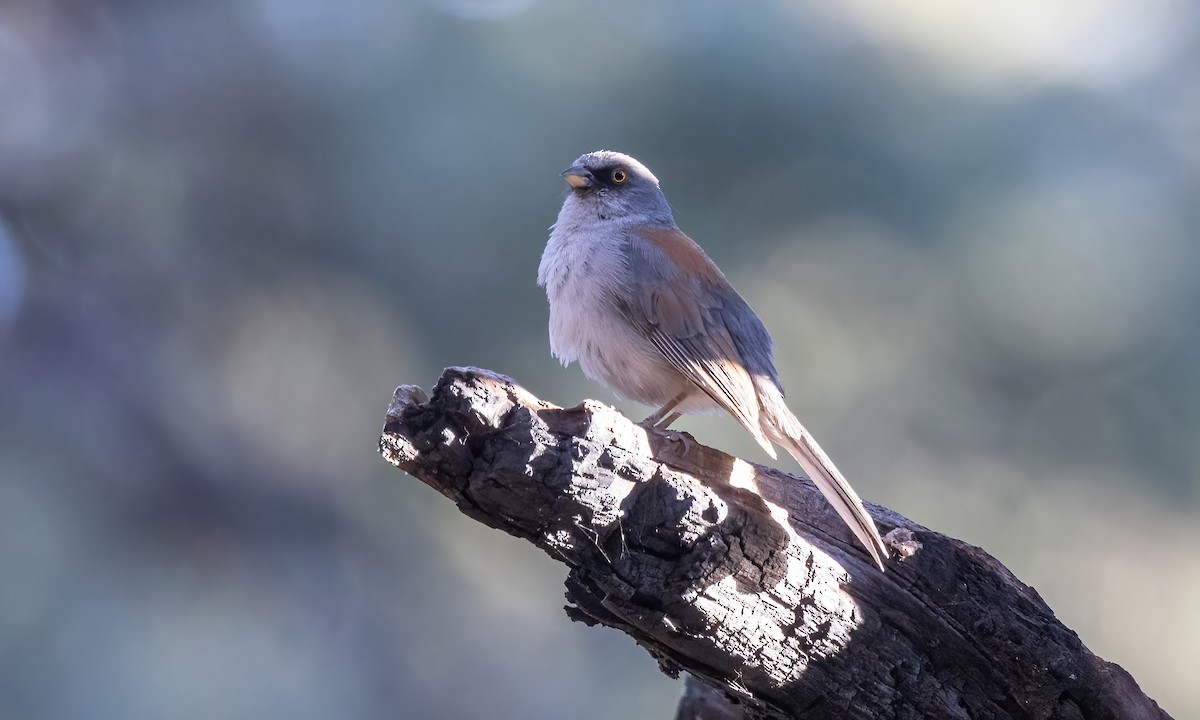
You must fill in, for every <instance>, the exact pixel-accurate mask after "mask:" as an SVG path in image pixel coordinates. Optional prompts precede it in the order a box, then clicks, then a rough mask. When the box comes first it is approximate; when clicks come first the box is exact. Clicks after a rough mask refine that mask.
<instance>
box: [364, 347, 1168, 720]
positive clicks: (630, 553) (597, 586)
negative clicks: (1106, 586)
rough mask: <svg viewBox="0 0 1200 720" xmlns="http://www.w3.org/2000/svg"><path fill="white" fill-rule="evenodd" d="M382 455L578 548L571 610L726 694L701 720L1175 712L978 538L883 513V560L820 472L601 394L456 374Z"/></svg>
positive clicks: (551, 545)
mask: <svg viewBox="0 0 1200 720" xmlns="http://www.w3.org/2000/svg"><path fill="white" fill-rule="evenodd" d="M379 447H380V452H381V453H382V454H383V456H384V458H386V459H387V460H388V461H389V462H391V463H393V464H394V465H396V466H397V467H400V468H402V469H403V470H405V471H407V472H408V473H409V474H411V475H412V476H414V477H416V478H418V479H420V480H421V481H423V482H425V483H426V484H428V485H430V486H431V487H433V488H435V489H436V490H438V491H439V492H441V493H442V494H443V495H445V496H446V497H448V498H450V499H451V500H453V501H454V502H455V503H456V504H457V505H458V507H459V509H460V510H461V511H462V512H463V513H465V514H467V515H468V516H470V517H472V518H474V519H476V520H478V521H480V522H482V523H485V524H487V525H489V526H491V527H494V528H497V529H500V530H503V531H504V532H507V533H509V534H511V535H515V536H517V537H520V538H525V539H526V540H529V541H530V542H531V543H533V544H534V545H536V546H538V547H540V548H541V549H542V550H544V551H545V552H547V553H549V554H550V555H551V556H552V557H554V558H557V559H558V560H560V561H562V562H563V563H564V564H565V565H566V566H567V567H568V568H569V572H568V575H567V580H566V587H567V597H568V600H569V602H570V605H569V606H568V607H567V613H568V615H570V617H571V618H572V619H575V620H579V621H582V622H586V623H589V624H602V625H606V626H609V627H613V628H616V629H619V630H621V631H623V632H625V633H627V634H628V635H630V636H631V637H633V638H634V640H636V641H637V642H638V643H639V644H641V645H642V646H643V647H645V648H646V649H647V650H648V651H649V652H650V653H651V654H652V655H654V657H656V658H657V659H658V660H659V663H660V665H661V667H662V668H663V670H664V671H665V672H668V673H671V674H675V673H677V672H679V671H680V670H684V671H687V672H689V673H691V674H693V675H694V676H695V677H697V678H699V679H701V680H702V681H703V682H704V683H705V684H707V685H708V686H710V687H711V688H714V689H716V690H717V691H719V693H715V694H714V693H706V692H703V691H701V690H699V689H689V691H688V693H689V694H690V695H692V696H693V700H694V701H695V703H696V707H697V708H701V709H703V712H704V713H707V714H699V712H700V711H697V714H696V715H695V716H694V717H695V718H713V719H717V718H735V717H741V716H745V717H780V718H913V719H917V718H963V719H966V718H1055V719H1059V720H1073V719H1076V718H1128V719H1131V720H1137V719H1142V718H1154V719H1160V718H1167V717H1168V716H1167V714H1166V713H1164V712H1163V711H1162V710H1160V709H1159V708H1158V706H1157V705H1156V704H1155V703H1154V701H1153V700H1151V699H1149V698H1147V697H1146V696H1145V694H1143V693H1142V692H1141V690H1140V689H1139V688H1138V686H1137V683H1136V682H1135V681H1134V680H1133V678H1132V677H1130V676H1129V674H1128V673H1126V672H1125V671H1124V670H1123V669H1121V668H1120V667H1119V666H1117V665H1114V664H1112V663H1108V662H1105V661H1104V660H1102V659H1101V658H1099V657H1097V656H1095V655H1093V654H1092V653H1091V652H1090V651H1088V649H1087V648H1086V647H1085V646H1084V644H1083V643H1082V642H1081V641H1080V639H1079V637H1078V636H1077V635H1076V634H1075V633H1074V632H1072V631H1071V630H1070V629H1069V628H1067V627H1065V626H1064V625H1063V624H1062V623H1060V622H1059V621H1058V620H1057V619H1056V618H1055V617H1054V613H1053V612H1052V611H1051V610H1050V608H1049V607H1047V605H1046V604H1045V602H1043V601H1042V599H1041V598H1040V597H1039V596H1038V594H1037V592H1035V591H1034V590H1033V589H1032V588H1030V587H1028V586H1027V585H1025V584H1023V583H1022V582H1021V581H1019V580H1018V579H1017V578H1016V577H1014V576H1013V575H1012V573H1010V572H1009V571H1008V570H1007V569H1006V568H1005V567H1004V566H1002V565H1001V564H1000V563H999V562H997V561H996V560H995V559H994V558H992V557H991V556H990V555H988V554H987V553H986V552H984V551H983V550H981V549H979V548H977V547H973V546H971V545H968V544H966V543H963V542H961V541H958V540H955V539H953V538H950V537H947V536H945V535H942V534H940V533H937V532H934V531H932V530H929V529H927V528H924V527H921V526H920V525H917V524H916V523H913V522H911V521H909V520H907V519H906V518H904V517H902V516H900V515H898V514H896V513H894V512H891V511H889V510H887V509H885V508H882V507H878V506H874V505H870V504H868V510H870V511H871V513H872V514H873V515H874V517H875V519H876V522H877V523H878V525H879V529H880V531H881V532H882V533H885V535H886V538H885V539H886V540H887V541H888V543H889V545H890V547H891V548H892V560H891V561H890V562H889V563H888V568H887V572H882V573H881V572H880V571H879V570H878V569H876V568H875V567H874V566H873V565H872V564H871V562H870V559H869V558H868V557H867V555H866V554H865V552H864V551H863V550H862V549H861V548H859V547H858V546H857V545H856V543H855V541H854V539H853V537H852V536H851V535H850V533H849V531H848V530H847V529H846V528H845V527H844V526H843V525H842V523H841V521H840V520H839V519H838V518H837V516H836V515H835V514H834V512H833V511H832V509H831V508H830V507H829V506H828V505H827V504H826V502H825V500H824V498H822V497H821V495H820V493H819V492H818V491H817V490H816V489H815V488H814V487H813V486H812V484H811V483H809V482H808V480H806V479H803V478H798V477H796V476H792V475H788V474H785V473H782V472H779V471H776V470H772V469H770V468H766V467H762V466H759V465H754V464H751V463H747V462H744V461H742V460H738V459H736V458H733V457H731V456H729V455H726V454H724V453H722V452H720V451H717V450H714V449H712V448H708V447H705V446H702V445H700V444H698V443H697V442H696V441H694V440H692V439H691V438H690V436H687V435H683V434H680V433H675V432H672V431H666V432H649V433H648V432H647V431H645V430H643V429H642V428H641V427H639V426H638V425H636V424H634V423H633V422H631V421H630V420H629V419H627V418H626V417H624V416H623V415H621V414H620V413H618V412H617V411H616V410H614V409H613V408H611V407H608V406H606V405H602V404H600V403H596V402H592V401H588V402H585V403H583V404H581V405H579V406H577V407H574V408H566V409H564V408H558V407H555V406H553V405H550V404H548V403H545V402H542V401H540V400H538V399H537V398H536V397H534V396H532V395H531V394H529V393H528V392H527V391H525V390H524V389H522V388H521V387H520V386H518V385H517V384H516V383H515V382H514V381H513V380H511V379H510V378H506V377H504V376H501V375H497V374H495V373H492V372H489V371H486V370H479V369H476V368H450V369H448V370H446V372H445V373H444V374H443V376H442V378H441V380H440V381H439V382H438V384H437V386H436V387H435V388H434V390H433V392H432V393H431V396H430V397H426V395H425V393H424V392H422V391H421V390H420V389H419V388H417V387H415V386H403V387H401V388H398V389H397V390H396V393H395V396H394V398H393V400H392V403H391V405H390V406H389V408H388V413H387V420H386V425H385V427H384V431H383V435H382V437H381V439H380V446H379ZM688 702H689V696H688V695H685V697H684V699H683V701H681V706H680V713H681V714H680V715H679V716H678V717H681V718H682V717H685V715H684V714H683V713H685V712H686V711H687V707H688V706H687V703H688ZM722 703H724V704H725V706H724V707H722ZM687 717H691V716H687Z"/></svg>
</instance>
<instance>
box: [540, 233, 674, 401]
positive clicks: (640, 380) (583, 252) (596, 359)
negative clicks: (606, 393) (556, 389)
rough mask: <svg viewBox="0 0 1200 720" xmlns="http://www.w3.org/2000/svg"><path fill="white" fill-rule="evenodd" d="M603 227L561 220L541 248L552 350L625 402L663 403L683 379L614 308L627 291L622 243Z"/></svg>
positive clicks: (565, 361)
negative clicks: (582, 226) (591, 227)
mask: <svg viewBox="0 0 1200 720" xmlns="http://www.w3.org/2000/svg"><path fill="white" fill-rule="evenodd" d="M600 228H601V232H595V231H590V230H582V229H579V228H578V227H577V226H576V227H571V226H569V225H568V226H564V225H563V223H561V222H560V223H559V224H558V225H556V226H555V230H554V232H552V233H551V235H550V241H549V242H548V243H547V244H546V250H545V252H544V253H543V255H542V262H541V266H540V267H539V269H538V283H539V284H540V285H543V286H544V287H545V288H546V297H547V298H548V299H549V301H550V350H551V352H553V353H554V356H555V357H556V358H558V359H559V360H560V361H562V363H563V364H564V365H567V364H570V363H572V362H576V361H577V362H578V363H579V366H580V368H581V369H582V370H583V372H584V374H585V375H587V376H588V377H589V378H591V379H593V380H595V381H597V382H600V383H603V384H604V385H606V386H608V387H610V388H612V389H613V390H614V391H616V392H617V393H618V394H619V395H621V396H623V397H626V398H629V399H631V400H637V401H639V402H644V403H646V404H649V405H655V404H661V403H663V402H666V401H667V400H668V399H670V398H671V397H673V396H674V395H675V394H677V393H678V392H679V391H680V389H681V388H683V387H685V386H686V383H687V381H686V380H685V379H684V378H683V377H682V376H681V375H680V374H679V372H678V371H677V370H675V369H674V368H673V367H671V365H670V364H669V363H668V362H667V361H666V359H665V358H663V357H662V354H661V353H660V352H659V351H658V350H657V349H656V348H655V347H654V346H653V345H651V344H650V342H649V341H647V340H646V339H645V338H643V337H642V336H641V335H640V334H639V333H638V332H637V331H636V330H635V329H634V328H633V327H632V326H631V325H629V323H628V322H626V320H625V318H624V317H623V316H622V315H621V314H620V312H619V310H618V309H617V306H616V302H615V298H616V297H619V294H620V293H621V292H627V291H626V290H625V289H624V288H625V285H626V284H625V282H624V275H625V273H626V272H627V270H626V267H625V262H626V260H625V257H624V253H623V249H622V244H623V239H622V235H621V234H620V230H619V229H618V228H615V227H612V226H611V225H607V224H602V225H601V226H600Z"/></svg>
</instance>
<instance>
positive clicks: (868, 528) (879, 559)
mask: <svg viewBox="0 0 1200 720" xmlns="http://www.w3.org/2000/svg"><path fill="white" fill-rule="evenodd" d="M758 389H759V397H760V401H761V406H762V410H763V413H762V415H761V416H760V418H761V421H762V434H765V435H767V436H768V437H769V438H771V440H774V441H775V442H776V443H778V444H779V445H782V446H783V447H784V448H785V449H786V450H787V451H788V453H789V454H790V455H791V456H792V457H793V458H795V459H796V462H797V463H799V464H800V467H801V469H803V470H804V474H805V475H807V476H808V477H809V479H810V480H812V481H813V483H814V484H815V485H816V486H817V489H819V490H820V491H821V494H822V495H824V496H825V499H826V500H828V501H829V504H830V505H832V506H833V509H834V510H836V511H837V514H838V515H839V516H840V517H841V518H842V520H843V521H844V522H845V523H846V524H847V525H849V526H850V530H851V531H852V532H853V533H854V536H855V537H857V538H858V541H859V542H861V543H862V544H863V547H865V548H866V549H867V552H869V553H871V557H872V558H873V559H874V560H875V564H876V565H878V566H879V569H880V570H883V561H884V559H885V558H887V557H888V550H887V546H886V545H884V544H883V538H881V537H879V530H878V529H877V528H876V527H875V521H874V520H873V519H872V518H871V515H870V514H869V513H867V509H866V508H865V507H863V504H862V500H861V499H859V497H858V493H856V492H854V488H852V487H850V483H848V482H846V478H844V477H842V474H841V473H840V472H838V469H837V467H836V466H835V465H834V464H833V461H832V460H830V459H829V456H828V455H826V454H825V451H824V450H822V449H821V446H820V445H818V444H817V441H816V440H815V439H813V436H812V435H811V434H809V432H808V430H805V429H804V426H803V425H801V424H800V421H799V420H797V419H796V416H795V415H793V414H792V412H791V410H788V408H787V405H785V404H784V402H783V395H782V394H781V393H780V392H779V390H778V387H777V386H775V385H774V384H771V385H769V386H768V385H767V384H766V383H763V384H761V385H759V387H758ZM755 435H756V437H757V436H758V433H755Z"/></svg>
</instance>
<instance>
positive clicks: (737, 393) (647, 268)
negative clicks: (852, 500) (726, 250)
mask: <svg viewBox="0 0 1200 720" xmlns="http://www.w3.org/2000/svg"><path fill="white" fill-rule="evenodd" d="M627 259H628V270H629V272H628V275H627V278H628V280H627V282H628V287H627V288H626V289H627V290H628V293H626V294H625V298H626V299H623V300H621V301H619V302H618V306H619V307H621V309H622V312H623V314H624V315H625V317H626V319H627V320H628V321H629V322H630V324H631V325H633V326H634V327H635V328H636V329H637V330H638V331H639V332H641V333H642V334H643V335H644V336H645V337H646V338H647V339H648V340H649V341H650V342H651V343H652V344H653V345H654V346H655V347H656V348H658V350H659V351H660V352H661V353H662V354H663V356H664V357H665V358H666V359H667V361H668V362H670V363H671V365H672V366H674V367H675V368H676V369H677V370H679V372H680V373H682V374H683V375H684V376H685V377H687V378H688V379H689V380H691V381H692V382H693V383H694V384H695V385H696V386H697V387H698V388H699V389H700V390H702V391H703V392H704V393H705V394H706V395H708V396H709V397H711V398H712V399H713V400H714V401H716V402H717V404H719V405H720V406H721V407H723V408H725V409H726V410H727V411H728V412H729V414H731V415H733V417H734V418H736V419H737V421H738V422H740V423H741V424H742V425H743V426H744V427H745V428H746V429H747V430H748V431H749V432H750V434H751V435H753V436H754V438H755V440H757V441H758V442H759V443H760V444H761V445H762V446H763V447H764V448H766V449H767V452H769V453H770V454H771V455H772V456H774V451H773V449H772V448H771V444H770V442H768V441H767V439H766V437H765V436H764V435H763V432H762V428H761V424H760V419H759V415H760V409H759V402H758V395H757V391H756V390H755V386H754V379H753V377H752V375H758V376H763V375H765V376H767V377H768V378H770V379H771V381H772V382H774V383H775V384H776V385H778V379H777V376H776V373H775V368H774V365H773V363H772V362H771V338H770V336H769V335H768V334H767V331H766V329H765V328H764V327H763V326H762V323H761V322H760V321H759V319H758V317H757V316H755V314H754V311H753V310H751V309H750V307H749V305H747V304H746V302H745V301H744V300H742V298H741V297H740V296H739V295H738V294H737V292H736V291H735V290H734V289H733V287H732V286H730V284H729V282H728V281H727V280H725V277H724V276H723V275H722V274H721V271H720V270H719V269H717V266H716V265H715V264H713V262H712V261H711V260H710V259H709V258H708V256H707V255H705V254H704V251H703V250H701V249H700V247H699V246H698V245H696V243H695V242H693V241H692V240H691V238H689V237H688V236H687V235H685V234H683V232H681V231H680V230H678V229H675V228H654V229H649V230H641V231H637V232H631V233H630V236H629V246H628V256H627Z"/></svg>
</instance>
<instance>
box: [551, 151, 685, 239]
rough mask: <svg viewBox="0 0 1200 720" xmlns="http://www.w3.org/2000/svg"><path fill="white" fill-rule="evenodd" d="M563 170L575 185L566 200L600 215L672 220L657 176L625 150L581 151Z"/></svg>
mask: <svg viewBox="0 0 1200 720" xmlns="http://www.w3.org/2000/svg"><path fill="white" fill-rule="evenodd" d="M562 174H563V177H565V178H566V179H567V182H568V183H570V184H571V188H572V189H571V197H569V198H567V202H568V203H571V202H572V201H574V202H575V203H577V204H579V205H580V206H581V207H582V208H584V209H587V210H594V211H595V212H596V213H597V214H598V215H599V216H600V218H601V219H609V218H612V219H621V218H631V219H639V220H650V221H659V222H668V223H669V222H673V220H672V217H671V206H670V205H668V204H667V198H666V197H664V196H663V193H662V190H661V189H659V187H658V178H656V177H654V173H652V172H650V170H649V169H648V168H647V167H646V166H645V165H643V164H641V163H640V162H638V161H637V160H635V159H634V158H632V157H630V156H628V155H626V154H624V153H619V152H613V151H611V150H597V151H596V152H590V153H588V154H586V155H580V156H579V159H577V160H576V161H575V162H574V163H572V164H571V167H569V168H567V169H566V170H564V171H563V173H562Z"/></svg>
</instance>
